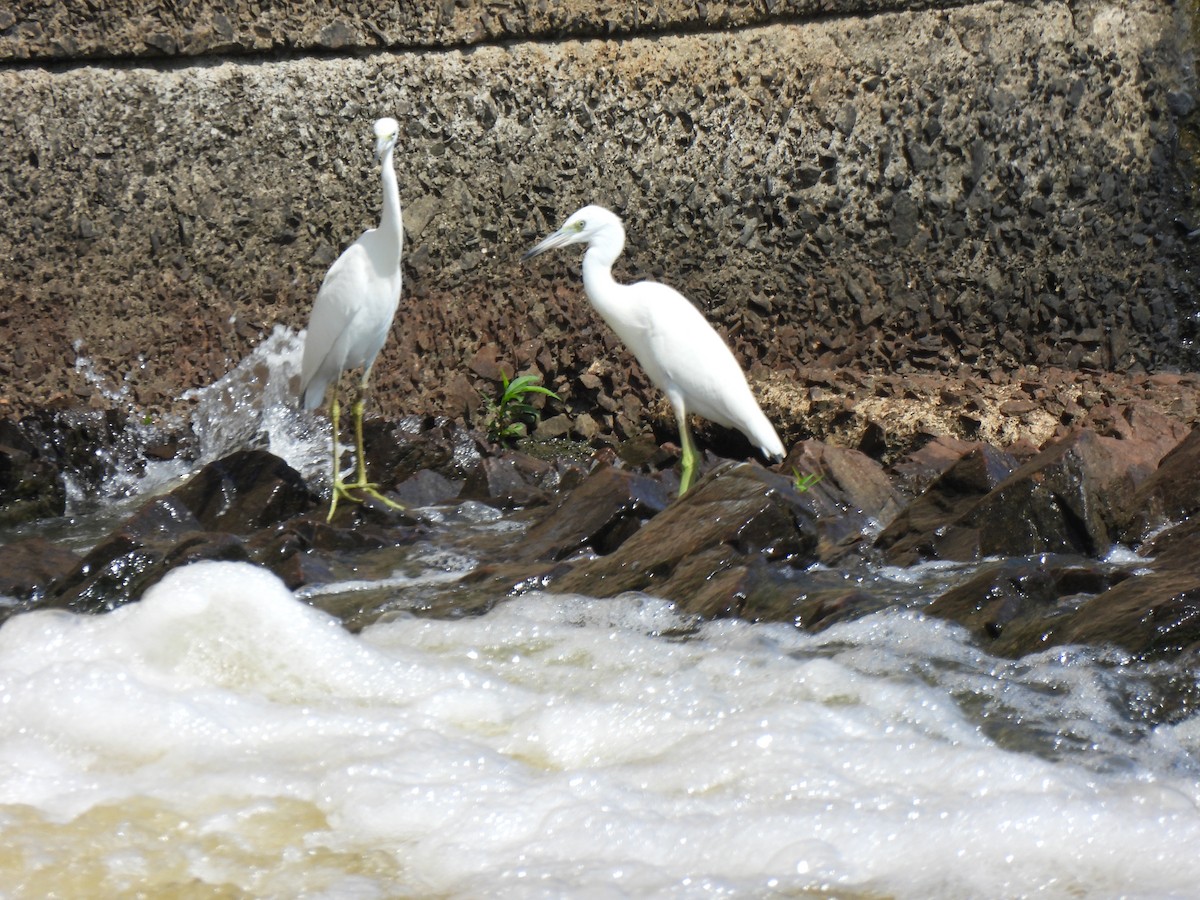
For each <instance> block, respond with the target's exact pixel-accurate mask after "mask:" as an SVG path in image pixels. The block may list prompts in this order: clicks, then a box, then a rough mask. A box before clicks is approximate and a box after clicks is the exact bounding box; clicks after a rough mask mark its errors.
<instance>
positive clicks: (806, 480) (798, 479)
mask: <svg viewBox="0 0 1200 900" xmlns="http://www.w3.org/2000/svg"><path fill="white" fill-rule="evenodd" d="M824 477H825V476H824V475H822V474H821V473H819V472H809V473H808V474H807V475H801V474H800V472H799V470H797V469H792V487H794V488H795V489H796V490H798V491H799V492H800V493H804V492H805V491H807V490H808V489H809V488H810V487H812V486H813V485H814V484H816V483H817V482H818V481H820V480H821V479H822V478H824Z"/></svg>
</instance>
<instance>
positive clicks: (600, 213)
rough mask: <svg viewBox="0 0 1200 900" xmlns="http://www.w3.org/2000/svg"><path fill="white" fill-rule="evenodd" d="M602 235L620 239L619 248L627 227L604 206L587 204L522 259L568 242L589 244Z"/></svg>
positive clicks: (623, 240) (565, 244) (528, 251)
mask: <svg viewBox="0 0 1200 900" xmlns="http://www.w3.org/2000/svg"><path fill="white" fill-rule="evenodd" d="M601 236H603V237H605V238H607V239H609V240H614V239H618V250H619V247H620V244H623V243H624V242H625V229H624V227H623V226H622V225H621V220H620V219H619V218H617V216H616V214H615V213H613V212H610V211H609V210H607V209H605V208H604V207H603V206H585V207H584V208H583V209H579V210H576V211H575V212H573V213H571V217H570V218H569V219H567V221H566V222H564V223H563V226H562V228H560V229H558V231H556V232H554V234H552V235H550V236H549V237H547V238H546V239H545V240H543V241H542V242H541V243H540V244H538V245H537V246H536V247H532V248H530V249H529V250H527V251H526V252H525V255H524V256H522V257H521V259H531V258H533V257H535V256H537V255H538V254H540V253H545V252H546V251H547V250H554V249H556V248H558V247H565V246H567V245H568V244H588V243H591V242H592V241H594V240H596V239H597V238H599V237H601Z"/></svg>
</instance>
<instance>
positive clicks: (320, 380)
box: [300, 243, 367, 409]
mask: <svg viewBox="0 0 1200 900" xmlns="http://www.w3.org/2000/svg"><path fill="white" fill-rule="evenodd" d="M366 262H367V256H366V251H365V250H364V249H363V248H362V246H361V245H360V244H358V243H355V244H352V245H351V246H350V247H348V248H346V251H345V252H344V253H342V255H341V256H339V257H338V258H337V260H335V261H334V263H333V265H332V266H330V267H329V271H328V272H326V273H325V280H324V281H322V282H321V288H320V290H318V291H317V299H316V300H315V301H314V302H313V309H312V314H311V315H310V316H309V320H308V331H307V333H306V334H305V337H304V358H303V362H302V363H301V366H300V385H301V387H300V393H301V396H302V397H303V398H304V406H305V408H307V409H312V408H314V407H316V406H319V405H320V403H321V399H322V398H323V397H324V396H325V391H326V390H327V389H328V387H329V383H330V382H331V381H334V380H335V379H336V378H337V377H338V375H340V374H341V372H342V369H343V368H344V367H345V365H346V353H347V350H348V342H347V337H348V335H349V334H350V332H351V324H352V323H353V322H354V319H355V317H356V316H357V315H358V313H359V310H360V307H359V306H358V304H357V303H356V297H357V294H358V293H359V290H360V288H359V282H360V278H359V272H360V271H361V269H362V267H363V266H364V265H365V264H366Z"/></svg>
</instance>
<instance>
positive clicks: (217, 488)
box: [171, 450, 317, 534]
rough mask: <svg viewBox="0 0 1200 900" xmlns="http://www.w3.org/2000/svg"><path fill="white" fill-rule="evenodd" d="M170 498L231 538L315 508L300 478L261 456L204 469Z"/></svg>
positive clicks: (248, 453)
mask: <svg viewBox="0 0 1200 900" xmlns="http://www.w3.org/2000/svg"><path fill="white" fill-rule="evenodd" d="M171 496H172V497H173V498H175V499H177V500H178V501H179V502H180V503H181V504H183V506H184V507H186V508H187V509H188V510H189V511H190V512H191V514H192V515H193V516H195V517H196V519H197V520H198V521H199V522H200V523H201V524H202V525H203V526H204V527H205V528H206V529H208V530H212V531H230V532H233V533H235V534H248V533H250V532H252V531H255V530H256V529H259V528H264V527H266V526H268V525H272V524H275V523H277V522H282V521H284V520H285V519H288V518H290V517H292V516H295V515H299V514H300V513H303V512H307V511H308V510H310V509H312V508H313V506H314V505H315V504H316V502H317V498H316V497H314V496H313V495H312V494H311V493H310V492H309V490H308V487H307V485H305V483H304V479H303V478H301V477H300V473H299V472H297V471H296V470H295V469H293V468H292V467H291V466H289V465H288V464H287V463H285V462H284V461H283V460H281V459H279V457H277V456H274V455H272V454H270V453H268V452H266V451H265V450H242V451H239V452H237V453H233V454H231V455H230V456H227V457H224V458H223V459H219V460H216V461H215V462H212V463H209V464H208V465H207V466H205V467H204V468H203V469H201V470H200V471H199V472H198V473H196V475H194V476H193V477H192V478H191V479H190V480H189V481H188V482H187V483H186V484H185V485H183V486H182V487H179V488H176V489H175V490H174V491H172V492H171Z"/></svg>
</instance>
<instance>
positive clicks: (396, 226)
mask: <svg viewBox="0 0 1200 900" xmlns="http://www.w3.org/2000/svg"><path fill="white" fill-rule="evenodd" d="M380 173H381V177H382V180H383V215H381V216H380V218H379V230H380V231H381V232H382V233H384V234H385V235H387V236H388V237H390V238H394V239H395V240H396V243H397V246H398V245H399V243H400V241H401V229H402V227H403V226H402V224H401V217H400V188H399V187H398V186H397V185H396V169H395V167H394V166H393V165H392V151H391V150H388V152H387V153H385V154H384V155H383V162H382V164H381V166H380Z"/></svg>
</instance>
